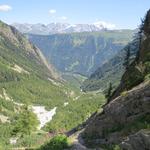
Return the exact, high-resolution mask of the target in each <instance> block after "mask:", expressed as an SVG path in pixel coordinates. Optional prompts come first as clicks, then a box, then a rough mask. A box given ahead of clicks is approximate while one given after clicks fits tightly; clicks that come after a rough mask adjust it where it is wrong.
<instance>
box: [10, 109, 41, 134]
mask: <svg viewBox="0 0 150 150" xmlns="http://www.w3.org/2000/svg"><path fill="white" fill-rule="evenodd" d="M22 109H23V110H22V112H21V113H19V114H18V115H17V116H16V118H15V121H14V128H13V131H12V134H13V135H21V136H23V135H29V134H31V132H33V131H35V130H36V129H37V126H38V124H39V122H38V120H37V117H36V115H35V114H34V113H33V112H32V111H30V110H28V107H24V108H22Z"/></svg>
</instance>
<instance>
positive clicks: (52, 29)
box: [12, 21, 116, 35]
mask: <svg viewBox="0 0 150 150" xmlns="http://www.w3.org/2000/svg"><path fill="white" fill-rule="evenodd" d="M12 26H14V27H15V28H17V29H18V30H19V31H20V32H22V33H30V34H41V35H49V34H56V33H73V32H94V31H101V30H113V29H115V27H116V26H115V24H111V23H107V22H104V21H97V22H95V23H91V24H69V23H56V22H54V23H50V24H47V25H45V24H41V23H38V24H27V23H25V24H20V23H14V24H12Z"/></svg>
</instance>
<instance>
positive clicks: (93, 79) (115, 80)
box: [81, 41, 139, 91]
mask: <svg viewBox="0 0 150 150" xmlns="http://www.w3.org/2000/svg"><path fill="white" fill-rule="evenodd" d="M138 45H139V42H138V41H132V42H131V43H129V44H128V45H127V46H125V47H124V48H123V49H122V50H120V52H118V53H117V54H116V55H115V56H114V57H113V58H112V59H110V60H108V61H107V62H106V63H104V64H103V65H102V66H101V67H99V68H97V69H96V71H95V72H93V73H92V74H91V75H90V77H89V78H88V79H86V80H85V81H84V82H83V83H82V85H81V88H82V90H83V91H94V90H102V91H104V90H106V89H107V88H108V87H107V85H109V83H112V86H113V88H115V87H117V86H118V84H119V83H120V80H121V77H122V75H123V73H124V71H125V67H124V61H125V57H126V53H127V49H128V48H130V57H129V59H130V63H132V61H133V60H134V59H135V57H136V54H137V50H138Z"/></svg>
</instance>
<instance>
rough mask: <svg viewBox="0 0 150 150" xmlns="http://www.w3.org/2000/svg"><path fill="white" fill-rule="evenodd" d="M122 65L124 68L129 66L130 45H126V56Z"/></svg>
mask: <svg viewBox="0 0 150 150" xmlns="http://www.w3.org/2000/svg"><path fill="white" fill-rule="evenodd" d="M123 65H124V67H125V69H126V70H127V69H128V68H129V65H130V47H129V46H128V47H127V50H126V57H125V59H124V63H123Z"/></svg>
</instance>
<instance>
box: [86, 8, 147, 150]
mask: <svg viewBox="0 0 150 150" xmlns="http://www.w3.org/2000/svg"><path fill="white" fill-rule="evenodd" d="M139 33H140V39H141V40H140V41H141V43H140V49H139V53H138V55H137V57H136V59H135V61H133V62H132V63H131V65H130V66H129V68H128V69H127V70H126V71H125V73H124V74H123V76H122V79H121V82H120V85H119V86H118V88H117V89H116V91H115V92H114V93H113V95H112V97H111V101H110V102H109V103H108V104H107V105H105V106H104V108H103V112H102V113H97V114H96V115H95V116H94V117H93V118H92V119H91V121H90V123H89V124H88V125H87V127H86V129H85V131H84V134H83V137H84V140H85V143H86V144H87V145H88V146H93V147H95V146H97V147H104V148H111V149H113V148H117V147H120V148H121V149H123V150H135V149H136V150H148V149H149V148H150V141H149V139H150V134H149V131H150V78H149V75H150V55H149V54H150V11H148V12H147V15H146V17H145V19H144V23H143V24H142V25H141V28H140V32H139ZM118 145H119V146H118Z"/></svg>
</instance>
